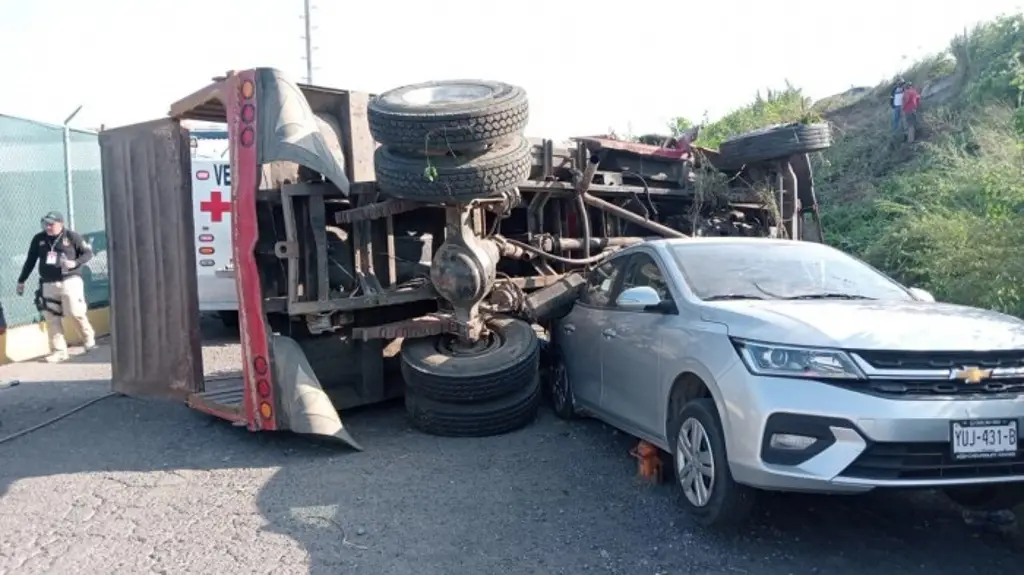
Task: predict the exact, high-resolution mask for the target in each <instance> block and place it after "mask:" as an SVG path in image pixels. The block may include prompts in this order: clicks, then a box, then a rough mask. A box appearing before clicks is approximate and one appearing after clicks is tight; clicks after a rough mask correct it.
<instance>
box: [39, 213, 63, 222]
mask: <svg viewBox="0 0 1024 575" xmlns="http://www.w3.org/2000/svg"><path fill="white" fill-rule="evenodd" d="M43 223H45V224H53V223H64V216H63V215H61V213H60V212H48V213H47V214H46V215H45V216H43Z"/></svg>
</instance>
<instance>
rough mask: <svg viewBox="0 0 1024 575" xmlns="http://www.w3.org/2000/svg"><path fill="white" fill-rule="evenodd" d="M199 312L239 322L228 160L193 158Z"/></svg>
mask: <svg viewBox="0 0 1024 575" xmlns="http://www.w3.org/2000/svg"><path fill="white" fill-rule="evenodd" d="M192 209H193V217H194V218H195V233H196V237H195V246H196V248H195V249H196V275H197V279H198V285H199V311H202V312H218V313H219V315H220V316H221V318H222V319H223V320H224V321H225V323H228V324H234V323H236V322H237V321H238V292H237V291H235V265H234V258H233V256H232V251H231V164H230V163H229V162H228V161H227V159H211V158H209V157H199V156H193V158H192Z"/></svg>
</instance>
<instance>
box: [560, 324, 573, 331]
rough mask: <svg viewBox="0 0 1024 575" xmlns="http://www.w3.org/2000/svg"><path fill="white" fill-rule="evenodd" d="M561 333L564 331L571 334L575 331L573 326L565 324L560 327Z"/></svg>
mask: <svg viewBox="0 0 1024 575" xmlns="http://www.w3.org/2000/svg"><path fill="white" fill-rule="evenodd" d="M562 331H564V332H565V333H572V332H574V331H576V326H574V325H573V324H571V323H567V324H565V325H563V326H562Z"/></svg>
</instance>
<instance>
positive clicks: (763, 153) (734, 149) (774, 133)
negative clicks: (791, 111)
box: [716, 123, 832, 169]
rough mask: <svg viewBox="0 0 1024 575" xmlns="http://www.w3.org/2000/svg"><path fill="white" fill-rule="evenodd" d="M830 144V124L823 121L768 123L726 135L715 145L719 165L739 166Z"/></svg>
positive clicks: (814, 150) (819, 149) (804, 152)
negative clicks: (752, 129) (764, 125)
mask: <svg viewBox="0 0 1024 575" xmlns="http://www.w3.org/2000/svg"><path fill="white" fill-rule="evenodd" d="M831 146H832V128H831V127H830V126H829V125H828V124H826V123H818V124H802V123H794V124H785V125H779V126H770V127H767V128H764V129H761V130H757V131H754V132H748V133H746V134H741V135H739V136H736V137H734V138H729V139H728V140H726V141H724V142H722V143H721V145H719V147H718V160H717V162H716V163H717V164H720V166H719V167H721V168H726V169H728V168H738V167H741V166H742V165H743V164H753V163H756V162H763V161H766V160H773V159H776V158H788V157H790V156H792V155H794V154H806V153H810V152H820V151H822V150H826V149H828V148H829V147H831Z"/></svg>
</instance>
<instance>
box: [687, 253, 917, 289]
mask: <svg viewBox="0 0 1024 575" xmlns="http://www.w3.org/2000/svg"><path fill="white" fill-rule="evenodd" d="M671 249H672V254H673V257H674V258H675V260H676V263H677V264H678V265H679V268H680V270H681V271H682V272H683V277H684V278H685V279H686V282H687V284H688V285H689V286H690V288H691V289H692V290H693V293H694V294H695V295H696V296H697V297H699V298H701V299H708V298H730V297H733V298H740V297H751V298H755V299H777V298H781V299H802V298H810V297H822V296H825V297H851V298H865V299H888V300H892V299H897V300H911V299H913V298H912V297H911V296H910V294H908V293H907V291H906V290H905V289H904V288H903V287H902V286H900V285H899V284H897V283H896V282H894V281H893V280H891V279H889V278H888V277H887V276H885V275H884V274H882V273H881V272H879V271H878V270H876V269H874V268H873V267H871V266H869V265H867V264H866V263H864V262H862V261H860V260H858V259H857V258H855V257H853V256H849V255H847V254H844V253H843V252H841V251H839V250H837V249H834V248H830V247H828V246H825V245H822V244H817V243H812V242H772V241H769V240H764V241H763V242H736V243H729V242H721V243H719V242H708V243H700V244H698V243H697V242H693V243H691V244H687V245H684V244H678V245H673V246H672V248H671Z"/></svg>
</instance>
